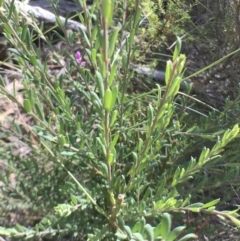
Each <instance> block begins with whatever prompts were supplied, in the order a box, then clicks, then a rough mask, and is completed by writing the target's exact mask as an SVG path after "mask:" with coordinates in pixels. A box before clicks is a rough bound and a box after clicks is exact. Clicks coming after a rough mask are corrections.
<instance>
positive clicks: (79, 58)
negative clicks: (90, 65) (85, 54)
mask: <svg viewBox="0 0 240 241" xmlns="http://www.w3.org/2000/svg"><path fill="white" fill-rule="evenodd" d="M75 58H76V61H77V63H78V64H79V65H80V66H83V67H84V66H85V65H86V62H85V61H82V54H81V53H80V52H79V51H77V52H76V53H75Z"/></svg>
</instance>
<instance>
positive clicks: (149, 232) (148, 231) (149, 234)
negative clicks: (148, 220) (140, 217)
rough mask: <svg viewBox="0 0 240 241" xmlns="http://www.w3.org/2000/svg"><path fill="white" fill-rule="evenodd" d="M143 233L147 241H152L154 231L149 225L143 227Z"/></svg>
mask: <svg viewBox="0 0 240 241" xmlns="http://www.w3.org/2000/svg"><path fill="white" fill-rule="evenodd" d="M144 230H145V233H146V234H147V237H148V241H154V231H153V230H154V229H153V227H152V226H151V225H150V224H146V225H145V227H144Z"/></svg>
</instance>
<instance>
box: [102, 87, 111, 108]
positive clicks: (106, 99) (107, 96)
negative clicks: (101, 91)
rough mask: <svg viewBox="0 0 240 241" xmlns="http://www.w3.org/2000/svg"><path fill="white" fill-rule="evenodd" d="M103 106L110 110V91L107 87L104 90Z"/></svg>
mask: <svg viewBox="0 0 240 241" xmlns="http://www.w3.org/2000/svg"><path fill="white" fill-rule="evenodd" d="M104 108H105V110H108V111H111V110H112V91H111V90H110V89H107V90H106V91H105V96H104Z"/></svg>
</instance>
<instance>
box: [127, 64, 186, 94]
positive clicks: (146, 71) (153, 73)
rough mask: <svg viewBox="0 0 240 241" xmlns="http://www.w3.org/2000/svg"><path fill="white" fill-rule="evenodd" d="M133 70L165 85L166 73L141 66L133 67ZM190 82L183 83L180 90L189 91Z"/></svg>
mask: <svg viewBox="0 0 240 241" xmlns="http://www.w3.org/2000/svg"><path fill="white" fill-rule="evenodd" d="M131 67H132V69H133V70H134V71H135V72H136V73H138V74H141V75H145V76H147V77H150V78H151V79H153V80H154V81H156V82H158V83H159V84H160V85H165V72H164V71H160V70H156V69H151V68H149V67H143V66H139V65H134V64H133V65H131ZM190 83H191V82H190V81H183V82H182V83H181V85H180V90H182V91H184V90H187V88H188V86H189V84H190Z"/></svg>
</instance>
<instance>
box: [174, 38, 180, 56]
mask: <svg viewBox="0 0 240 241" xmlns="http://www.w3.org/2000/svg"><path fill="white" fill-rule="evenodd" d="M181 47H182V40H181V39H180V38H179V37H177V43H176V46H175V49H174V52H173V61H175V60H176V59H177V57H178V56H179V54H180V52H181Z"/></svg>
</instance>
